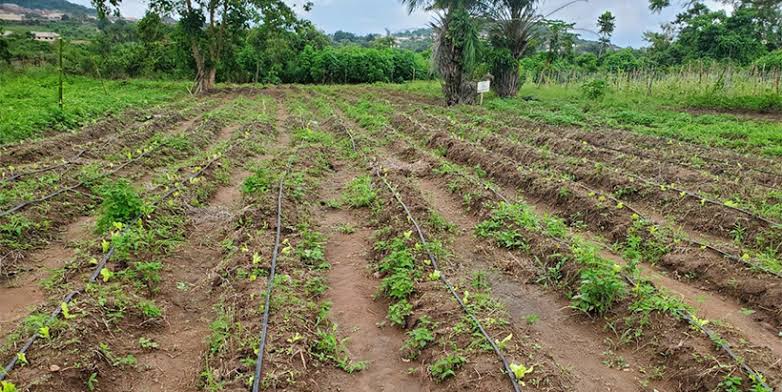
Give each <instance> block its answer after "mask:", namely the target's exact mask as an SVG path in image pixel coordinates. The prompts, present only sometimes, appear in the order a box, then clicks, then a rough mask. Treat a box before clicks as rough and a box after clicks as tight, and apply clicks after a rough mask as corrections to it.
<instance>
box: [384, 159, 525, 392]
mask: <svg viewBox="0 0 782 392" xmlns="http://www.w3.org/2000/svg"><path fill="white" fill-rule="evenodd" d="M374 171H375V175H376V176H378V178H380V179H381V180H383V183H385V185H386V187H387V188H388V190H389V192H391V194H392V195H394V198H395V199H396V201H397V202H399V204H400V205H401V206H402V208H403V209H404V210H405V214H407V218H408V219H410V222H412V223H413V226H414V227H415V230H416V232H417V233H418V238H419V239H420V241H421V244H422V245H423V246H424V249H426V253H427V255H428V256H429V261H431V262H432V267H433V268H434V269H435V271H440V281H441V282H442V283H443V284H444V285H445V287H446V288H447V289H448V291H449V292H450V293H451V295H452V296H453V297H454V298H455V299H456V302H457V303H458V304H459V306H460V307H461V308H462V310H463V311H464V313H465V314H466V315H467V316H468V317H469V318H470V320H471V321H472V322H473V324H474V325H475V326H477V327H478V329H479V330H480V331H481V334H483V337H484V338H485V339H486V341H487V342H489V344H490V345H491V347H492V349H493V350H494V353H495V354H497V356H498V357H499V358H500V360H501V361H502V366H503V368H504V369H505V373H506V374H507V376H508V378H509V379H510V382H511V384H512V385H513V390H514V391H515V392H521V387H519V383H518V380H516V376H515V374H514V373H513V371H512V370H511V369H510V364H509V363H508V360H507V358H505V355H504V354H503V353H502V350H500V348H499V347H497V344H496V343H495V342H494V339H492V337H491V336H489V333H488V332H486V330H485V329H484V328H483V325H482V324H481V322H480V321H478V319H477V318H476V317H475V315H473V314H472V312H470V310H469V309H467V306H466V305H465V304H464V302H463V301H462V299H461V297H459V294H458V293H457V292H456V290H454V288H453V286H451V283H450V282H449V281H448V278H447V277H446V276H445V273H444V272H443V271H441V270H440V267H439V265H438V261H437V256H435V255H434V254H433V253H432V252H431V251H430V250H429V248H428V247H427V246H426V245H427V241H426V236H425V235H424V232H423V229H421V226H420V225H419V224H418V221H416V220H415V218H414V217H413V214H412V213H411V212H410V209H409V208H408V207H407V205H406V204H405V203H404V201H402V198H401V197H400V196H399V194H398V193H397V192H396V191H395V190H394V188H393V187H392V186H391V184H390V183H389V182H388V180H387V179H386V178H385V176H383V175H382V174H381V173H380V170H379V169H377V168H375V169H374Z"/></svg>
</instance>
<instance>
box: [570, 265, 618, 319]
mask: <svg viewBox="0 0 782 392" xmlns="http://www.w3.org/2000/svg"><path fill="white" fill-rule="evenodd" d="M626 293H627V287H626V286H625V284H624V282H623V281H622V278H621V276H620V275H619V274H618V273H617V272H616V271H615V270H612V269H605V268H587V269H584V270H582V271H581V282H580V284H579V288H578V294H577V295H576V296H574V297H573V307H575V308H576V309H579V310H581V311H584V312H586V313H596V314H603V313H605V312H606V311H607V310H608V309H610V308H611V305H613V304H614V303H615V302H617V301H618V300H620V299H622V298H623V297H624V296H625V294H626Z"/></svg>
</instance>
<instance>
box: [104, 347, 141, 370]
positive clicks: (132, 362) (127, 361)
mask: <svg viewBox="0 0 782 392" xmlns="http://www.w3.org/2000/svg"><path fill="white" fill-rule="evenodd" d="M98 352H100V353H101V355H103V358H105V359H106V361H107V362H108V363H109V364H111V366H114V367H134V366H136V364H138V360H136V357H134V356H133V355H131V354H128V355H125V356H122V357H117V356H116V355H115V354H114V353H113V352H112V351H111V349H110V348H109V345H108V344H106V343H100V344H98Z"/></svg>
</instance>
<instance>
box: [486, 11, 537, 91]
mask: <svg viewBox="0 0 782 392" xmlns="http://www.w3.org/2000/svg"><path fill="white" fill-rule="evenodd" d="M537 3H538V1H537V0H494V1H493V4H492V7H491V8H490V9H489V15H488V16H489V18H490V19H491V21H492V24H491V27H490V39H491V44H492V46H493V47H494V48H495V50H494V53H493V55H492V59H491V60H492V75H494V91H495V92H496V93H497V95H499V96H500V97H515V96H516V94H517V93H518V91H519V87H521V78H520V73H519V60H521V58H522V57H523V56H524V55H525V54H526V53H527V50H528V49H529V48H530V42H531V41H532V40H533V39H534V37H535V35H536V33H537V31H538V29H537V25H538V23H539V22H540V20H541V16H539V15H538V14H537Z"/></svg>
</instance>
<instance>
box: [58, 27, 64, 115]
mask: <svg viewBox="0 0 782 392" xmlns="http://www.w3.org/2000/svg"><path fill="white" fill-rule="evenodd" d="M62 74H63V69H62V37H60V91H59V93H60V100H59V105H60V111H62V109H63V101H62Z"/></svg>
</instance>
